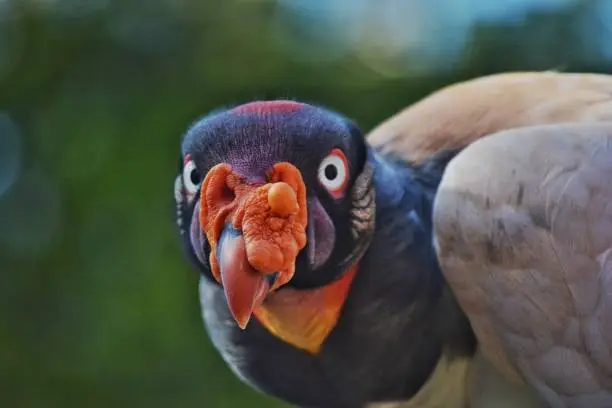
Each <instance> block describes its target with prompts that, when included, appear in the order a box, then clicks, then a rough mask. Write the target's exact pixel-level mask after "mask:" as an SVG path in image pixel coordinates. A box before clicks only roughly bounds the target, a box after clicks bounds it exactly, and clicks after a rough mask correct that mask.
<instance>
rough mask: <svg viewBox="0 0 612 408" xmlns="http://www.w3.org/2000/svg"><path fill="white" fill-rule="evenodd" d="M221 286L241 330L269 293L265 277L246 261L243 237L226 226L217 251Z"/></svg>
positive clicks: (229, 226)
mask: <svg viewBox="0 0 612 408" xmlns="http://www.w3.org/2000/svg"><path fill="white" fill-rule="evenodd" d="M217 259H218V260H219V269H220V275H221V284H222V286H223V289H224V290H225V297H226V299H227V304H228V306H229V309H230V311H231V312H232V315H233V316H234V319H235V320H236V323H238V326H240V328H242V329H244V328H245V327H246V325H247V323H248V322H249V319H250V318H251V315H252V314H253V310H254V309H256V308H257V307H258V306H260V305H261V303H262V302H263V301H264V299H265V298H266V296H267V295H268V292H269V290H270V285H269V283H268V281H267V280H266V276H265V275H264V274H262V273H260V272H258V271H256V270H255V269H254V268H253V267H252V266H251V264H250V263H249V261H248V259H247V252H246V246H245V242H244V238H243V236H242V234H241V233H240V232H239V231H237V230H235V229H234V228H232V226H231V225H226V226H225V227H224V228H223V231H222V232H221V237H220V239H219V245H218V247H217Z"/></svg>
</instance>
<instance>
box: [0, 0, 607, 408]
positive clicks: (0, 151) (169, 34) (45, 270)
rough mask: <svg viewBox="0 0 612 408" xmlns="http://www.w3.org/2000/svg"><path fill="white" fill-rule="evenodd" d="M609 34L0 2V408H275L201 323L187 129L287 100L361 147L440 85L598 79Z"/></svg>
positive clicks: (549, 24)
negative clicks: (566, 75) (182, 208)
mask: <svg viewBox="0 0 612 408" xmlns="http://www.w3.org/2000/svg"><path fill="white" fill-rule="evenodd" d="M611 27H612V1H610V0H600V1H590V0H586V1H581V0H507V1H504V0H496V1H491V0H444V1H443V0H338V1H334V0H284V1H271V0H270V1H265V0H259V1H258V0H242V1H238V0H234V1H231V0H200V1H197V0H151V1H147V2H144V1H136V0H122V1H121V0H117V1H114V0H30V1H26V0H24V1H19V0H0V407H11V408H18V407H28V408H29V407H62V408H69V407H108V406H121V407H123V406H126V407H140V406H147V407H170V406H177V407H207V408H208V407H273V406H281V405H280V404H278V403H277V402H271V401H270V400H269V399H267V398H266V397H263V396H260V395H258V394H256V393H255V392H253V391H251V390H250V389H249V388H248V387H246V386H244V385H242V384H241V383H240V382H239V381H238V380H237V379H236V378H235V377H234V376H233V374H231V373H230V371H229V370H228V369H227V368H226V366H225V365H224V363H223V362H222V361H221V359H220V358H219V357H218V355H217V354H216V353H215V351H214V350H213V348H212V346H211V345H210V343H209V341H208V337H207V335H206V332H205V330H204V328H203V325H202V323H201V319H200V311H199V303H198V299H197V282H196V274H195V273H194V272H193V271H192V270H191V269H190V267H189V266H188V265H187V263H186V262H185V261H184V259H183V257H182V254H181V251H180V248H179V245H178V240H177V239H176V235H177V234H176V231H175V229H174V203H173V181H174V178H175V176H176V173H175V172H176V171H177V168H176V165H177V160H178V149H179V148H178V140H179V137H180V135H181V133H182V132H183V131H184V130H185V129H186V127H187V126H188V125H189V124H190V123H191V122H192V121H193V120H194V119H196V118H197V117H199V116H201V115H203V114H205V113H206V112H208V111H209V110H211V109H214V108H216V107H218V106H220V105H230V104H235V103H240V102H245V101H247V100H251V99H255V98H279V97H291V98H298V99H303V100H306V101H312V102H316V103H320V104H323V105H326V106H328V107H331V108H333V109H336V110H339V111H342V112H344V113H345V114H346V115H348V116H350V117H352V118H354V119H356V120H357V121H358V122H359V123H360V124H361V125H362V127H363V129H364V130H365V131H367V130H369V129H371V128H372V127H373V126H374V125H375V124H377V123H379V122H380V121H382V120H383V119H385V118H386V117H388V116H390V115H391V114H393V113H394V112H396V111H397V110H399V109H400V108H402V107H404V106H406V105H408V104H410V103H412V102H414V101H416V100H418V99H419V98H421V97H423V96H425V95H426V94H428V93H429V92H431V91H433V90H435V89H436V88H439V87H441V86H443V85H446V84H448V83H451V82H455V81H458V80H463V79H468V78H472V77H475V76H479V75H483V74H489V73H493V72H499V71H508V70H545V69H556V70H565V71H592V72H610V71H611V68H612V41H611V40H610V38H612V28H611ZM466 102H467V101H466Z"/></svg>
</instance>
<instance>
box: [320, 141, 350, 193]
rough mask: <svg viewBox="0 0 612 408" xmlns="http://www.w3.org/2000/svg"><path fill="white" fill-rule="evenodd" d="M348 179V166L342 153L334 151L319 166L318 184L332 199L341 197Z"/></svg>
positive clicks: (337, 150)
mask: <svg viewBox="0 0 612 408" xmlns="http://www.w3.org/2000/svg"><path fill="white" fill-rule="evenodd" d="M347 177H348V164H347V161H346V157H345V156H344V153H342V151H341V150H339V149H334V150H333V151H332V152H331V153H330V154H329V155H328V156H327V157H325V158H324V159H323V160H322V161H321V164H320V165H319V171H318V178H319V183H321V185H322V186H323V187H325V188H326V189H327V190H328V191H329V192H330V193H331V194H332V196H334V197H338V196H340V195H342V193H343V192H344V191H343V190H344V187H346V181H347Z"/></svg>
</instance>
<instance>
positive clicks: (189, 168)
mask: <svg viewBox="0 0 612 408" xmlns="http://www.w3.org/2000/svg"><path fill="white" fill-rule="evenodd" d="M194 174H195V175H196V176H197V177H196V179H195V181H194V177H193V176H194ZM196 182H197V184H196ZM201 182H202V180H201V177H200V175H199V173H198V169H196V165H195V163H194V162H193V160H189V161H188V162H187V164H185V167H183V185H184V186H185V190H186V191H187V194H189V195H195V194H196V193H197V192H198V188H200V183H201Z"/></svg>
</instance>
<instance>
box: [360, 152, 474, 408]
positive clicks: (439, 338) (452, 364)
mask: <svg viewBox="0 0 612 408" xmlns="http://www.w3.org/2000/svg"><path fill="white" fill-rule="evenodd" d="M457 153H458V152H456V151H454V152H453V151H449V152H442V153H439V154H437V155H435V156H433V157H432V158H430V159H429V160H427V161H425V162H423V163H420V164H418V165H413V164H409V163H405V162H401V161H399V160H398V161H396V160H393V159H391V158H388V157H383V156H380V155H378V154H375V155H374V160H375V163H376V166H375V169H376V170H375V187H376V205H377V210H376V224H377V227H376V233H375V235H374V239H373V241H372V244H371V247H370V249H369V251H368V254H367V255H366V257H365V258H364V260H363V265H362V267H363V269H364V270H366V269H369V270H374V271H375V273H374V272H372V273H370V275H373V276H372V277H371V278H370V279H372V281H371V282H368V283H367V285H368V286H374V285H377V284H378V285H381V283H380V282H381V281H382V280H384V281H385V282H384V287H385V290H384V294H385V302H387V304H388V305H393V304H401V305H402V306H397V308H398V310H395V311H392V310H391V309H390V307H396V306H390V307H389V308H388V311H386V313H387V314H388V316H387V319H388V321H389V322H393V321H395V322H397V323H396V324H397V326H401V327H398V328H391V329H390V330H391V331H396V332H397V333H396V335H397V337H402V336H411V340H410V345H408V346H406V347H407V348H406V349H405V353H406V355H407V356H404V357H405V360H404V361H403V362H402V363H400V364H405V366H406V367H407V368H406V370H407V372H411V373H415V377H414V379H413V381H414V382H413V384H412V385H413V387H414V388H412V390H411V391H409V392H407V395H412V397H411V398H410V401H406V400H404V404H405V403H406V402H410V403H409V404H407V405H404V404H402V405H400V406H402V407H416V406H431V407H455V406H457V407H458V406H461V405H456V402H457V399H460V398H461V395H460V393H459V391H460V389H462V387H463V386H464V385H465V380H464V377H465V373H466V370H467V367H468V365H469V361H470V360H471V359H472V357H473V355H474V353H475V350H476V340H475V337H474V334H473V332H472V329H471V327H470V324H469V321H468V320H467V317H466V316H465V314H464V313H463V311H462V310H461V309H460V307H459V305H458V303H457V301H456V299H455V296H454V294H453V293H452V291H451V290H450V288H449V287H448V285H447V284H446V282H445V280H444V278H443V276H442V273H441V271H440V268H439V264H438V261H437V255H436V252H435V249H434V247H433V202H434V199H435V196H436V192H437V189H438V186H439V184H440V182H441V179H442V175H443V173H444V170H445V168H446V165H447V164H448V163H449V162H450V160H451V159H452V158H453V157H454V156H455V155H456V154H457ZM372 265H378V266H374V267H373V266H372ZM364 279H365V278H364ZM364 286H365V285H364ZM399 292H401V293H399ZM400 296H401V297H402V298H400ZM401 310H403V311H401ZM383 313H385V311H384V310H383V311H381V313H379V314H383ZM398 313H401V315H398ZM398 316H399V317H398ZM381 318H382V319H384V317H381ZM399 322H401V323H399ZM410 333H411V334H412V335H411V334H410ZM417 371H421V374H418V375H417V374H416V373H417ZM449 387H450V388H453V391H452V392H450V391H449V390H448V389H446V388H449ZM451 401H455V403H453V404H451ZM383 406H384V405H381V407H383Z"/></svg>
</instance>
